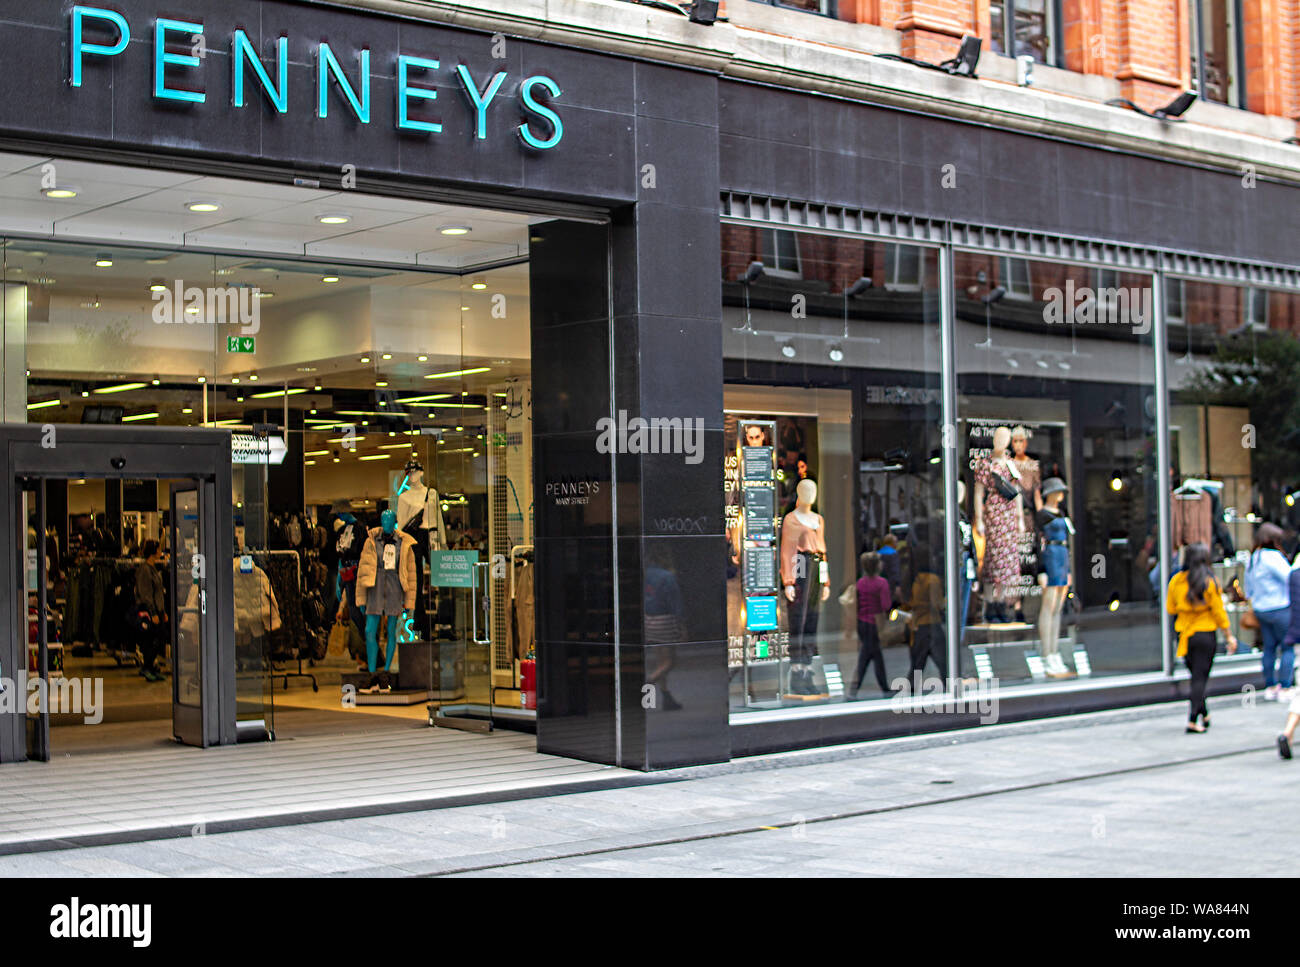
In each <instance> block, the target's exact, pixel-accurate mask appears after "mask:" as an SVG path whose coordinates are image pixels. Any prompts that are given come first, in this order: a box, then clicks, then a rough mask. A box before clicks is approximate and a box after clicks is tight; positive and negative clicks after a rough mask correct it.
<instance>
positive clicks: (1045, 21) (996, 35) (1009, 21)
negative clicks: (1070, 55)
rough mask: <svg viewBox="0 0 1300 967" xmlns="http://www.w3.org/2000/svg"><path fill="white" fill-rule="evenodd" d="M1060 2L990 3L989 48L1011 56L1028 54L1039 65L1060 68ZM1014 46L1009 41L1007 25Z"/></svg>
mask: <svg viewBox="0 0 1300 967" xmlns="http://www.w3.org/2000/svg"><path fill="white" fill-rule="evenodd" d="M1060 6H1061V0H991V2H990V3H989V26H990V28H991V29H990V33H991V37H990V40H989V46H990V47H992V49H993V51H994V53H998V54H1006V55H1007V56H1008V57H1023V56H1025V55H1026V54H1027V55H1029V56H1030V57H1032V58H1033V59H1034V60H1035V62H1037V63H1039V64H1048V65H1050V66H1052V67H1060V66H1061V65H1060V63H1059V59H1060V55H1059V51H1060V49H1061V43H1060V40H1059V38H1058V36H1057V31H1058V30H1059V29H1060V25H1061V10H1060ZM1009 25H1014V28H1013V30H1012V31H1011V33H1012V35H1013V36H1014V38H1015V42H1014V44H1013V43H1012V42H1010V41H1009V40H1008V36H1007V35H1008V26H1009Z"/></svg>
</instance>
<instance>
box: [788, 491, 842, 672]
mask: <svg viewBox="0 0 1300 967" xmlns="http://www.w3.org/2000/svg"><path fill="white" fill-rule="evenodd" d="M816 499H817V483H816V482H815V481H813V480H808V479H804V480H800V481H799V486H798V487H797V488H796V489H795V506H794V510H792V511H790V513H788V514H786V515H785V517H784V518H783V519H782V521H781V584H782V585H783V586H784V588H785V599H786V616H787V618H788V619H789V629H790V688H789V691H790V694H792V695H797V696H800V697H803V698H816V697H817V696H819V695H825V694H827V693H826V692H825V691H824V690H823V689H819V688H818V686H817V684H816V680H815V678H814V676H813V667H812V663H813V659H814V658H815V657H816V656H817V618H818V616H819V615H820V612H821V603H822V602H823V601H825V600H826V599H827V598H829V597H830V594H831V584H830V573H829V569H828V568H827V567H826V566H825V564H826V521H825V520H824V519H823V518H822V515H821V514H818V513H816V512H814V511H813V509H812V505H813V502H814V501H815V500H816ZM818 585H820V588H819V587H818Z"/></svg>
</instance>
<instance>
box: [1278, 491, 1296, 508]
mask: <svg viewBox="0 0 1300 967" xmlns="http://www.w3.org/2000/svg"><path fill="white" fill-rule="evenodd" d="M1297 497H1300V490H1296V491H1293V492H1292V493H1289V494H1287V495H1286V496H1285V497H1284V498H1282V499H1283V500H1285V501H1286V505H1287V506H1288V507H1294V506H1295V502H1296V498H1297Z"/></svg>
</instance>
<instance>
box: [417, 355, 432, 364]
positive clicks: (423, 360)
mask: <svg viewBox="0 0 1300 967" xmlns="http://www.w3.org/2000/svg"><path fill="white" fill-rule="evenodd" d="M415 358H416V359H418V360H419V361H420V362H422V363H427V362H428V361H429V357H428V356H416V357H415Z"/></svg>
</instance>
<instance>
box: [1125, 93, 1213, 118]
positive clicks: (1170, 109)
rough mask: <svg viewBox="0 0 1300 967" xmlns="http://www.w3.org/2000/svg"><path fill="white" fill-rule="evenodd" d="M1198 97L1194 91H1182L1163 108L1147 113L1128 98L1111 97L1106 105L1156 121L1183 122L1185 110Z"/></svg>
mask: <svg viewBox="0 0 1300 967" xmlns="http://www.w3.org/2000/svg"><path fill="white" fill-rule="evenodd" d="M1197 97H1198V95H1197V93H1196V92H1195V91H1183V92H1182V93H1181V94H1179V95H1178V96H1177V97H1176V98H1174V99H1173V100H1172V101H1170V102H1169V103H1168V104H1166V105H1165V106H1164V107H1158V108H1156V109H1155V110H1154V111H1147V110H1145V109H1143V108H1140V107H1138V106H1137V105H1136V104H1134V103H1133V102H1132V101H1130V100H1129V99H1128V98H1124V97H1113V98H1111V99H1110V100H1109V101H1107V102H1106V103H1107V104H1108V105H1110V106H1111V107H1126V108H1129V109H1130V110H1132V111H1137V113H1138V114H1141V115H1142V116H1143V117H1146V118H1154V119H1155V120H1157V121H1183V120H1186V119H1185V118H1184V117H1183V115H1184V114H1186V113H1187V109H1188V108H1190V107H1191V106H1192V105H1193V104H1195V103H1196V98H1197Z"/></svg>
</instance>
